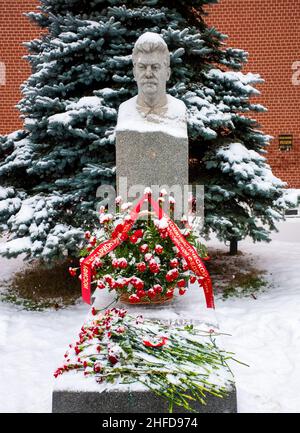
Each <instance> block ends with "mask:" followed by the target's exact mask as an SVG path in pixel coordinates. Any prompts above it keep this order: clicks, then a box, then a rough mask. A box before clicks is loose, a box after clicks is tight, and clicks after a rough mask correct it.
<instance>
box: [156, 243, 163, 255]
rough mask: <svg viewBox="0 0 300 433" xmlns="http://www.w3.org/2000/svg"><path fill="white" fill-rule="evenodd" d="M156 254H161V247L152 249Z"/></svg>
mask: <svg viewBox="0 0 300 433" xmlns="http://www.w3.org/2000/svg"><path fill="white" fill-rule="evenodd" d="M154 250H155V252H156V254H161V253H162V252H163V250H164V248H163V247H162V246H161V245H156V246H155V248H154Z"/></svg>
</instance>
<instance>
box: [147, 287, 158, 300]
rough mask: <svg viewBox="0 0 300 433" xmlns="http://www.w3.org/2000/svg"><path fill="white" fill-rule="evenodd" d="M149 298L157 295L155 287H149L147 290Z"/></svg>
mask: <svg viewBox="0 0 300 433" xmlns="http://www.w3.org/2000/svg"><path fill="white" fill-rule="evenodd" d="M147 295H148V298H150V299H153V298H155V296H156V293H155V291H154V289H149V290H148V292H147Z"/></svg>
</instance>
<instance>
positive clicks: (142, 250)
mask: <svg viewBox="0 0 300 433" xmlns="http://www.w3.org/2000/svg"><path fill="white" fill-rule="evenodd" d="M148 250H149V247H148V245H147V244H143V245H141V246H140V252H141V253H143V254H145V253H146V252H147V251H148Z"/></svg>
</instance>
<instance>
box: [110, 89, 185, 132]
mask: <svg viewBox="0 0 300 433" xmlns="http://www.w3.org/2000/svg"><path fill="white" fill-rule="evenodd" d="M167 99H168V103H167V104H166V105H165V106H164V107H158V108H156V107H155V108H154V109H150V108H146V107H141V106H139V105H138V104H137V96H134V97H133V98H131V99H128V100H127V101H125V102H123V103H122V104H121V105H120V107H119V113H118V122H117V127H116V131H117V132H118V131H138V132H157V131H161V132H164V133H166V134H169V135H172V136H175V137H183V138H187V120H186V119H187V114H186V105H185V104H184V102H183V101H181V100H179V99H177V98H174V97H173V96H171V95H167Z"/></svg>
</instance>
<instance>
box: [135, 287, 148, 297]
mask: <svg viewBox="0 0 300 433" xmlns="http://www.w3.org/2000/svg"><path fill="white" fill-rule="evenodd" d="M136 294H137V296H138V297H139V298H140V299H141V298H144V297H145V296H146V292H145V290H142V289H140V290H137V292H136Z"/></svg>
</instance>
